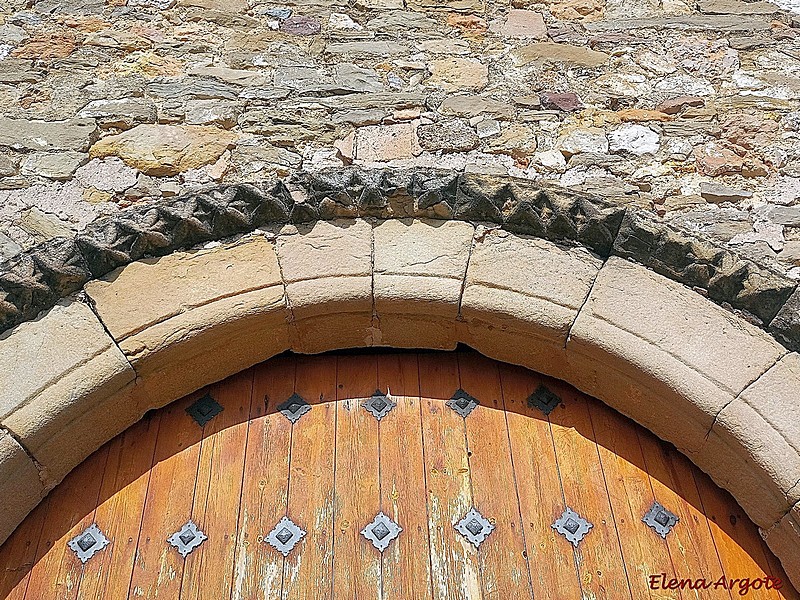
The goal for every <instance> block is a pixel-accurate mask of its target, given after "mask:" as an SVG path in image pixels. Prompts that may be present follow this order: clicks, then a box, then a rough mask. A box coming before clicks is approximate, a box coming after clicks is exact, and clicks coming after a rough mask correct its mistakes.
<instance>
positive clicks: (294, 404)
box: [278, 394, 311, 423]
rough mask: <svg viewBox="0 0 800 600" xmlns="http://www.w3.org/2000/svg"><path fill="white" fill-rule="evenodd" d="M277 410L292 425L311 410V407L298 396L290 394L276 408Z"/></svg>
mask: <svg viewBox="0 0 800 600" xmlns="http://www.w3.org/2000/svg"><path fill="white" fill-rule="evenodd" d="M278 410H279V411H280V412H281V413H283V416H284V417H286V418H287V419H289V420H290V421H291V422H292V423H297V421H298V420H300V417H302V416H303V415H304V414H306V413H307V412H308V411H310V410H311V405H310V404H309V403H308V402H306V401H305V399H304V398H303V397H302V396H301V395H300V394H292V395H291V396H289V397H288V398H287V399H286V400H285V401H284V402H283V404H281V405H279V406H278Z"/></svg>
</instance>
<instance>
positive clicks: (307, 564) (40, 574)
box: [0, 353, 800, 600]
mask: <svg viewBox="0 0 800 600" xmlns="http://www.w3.org/2000/svg"><path fill="white" fill-rule="evenodd" d="M540 385H545V386H547V387H548V388H549V389H551V390H552V391H554V392H555V393H556V394H558V396H559V397H560V399H561V403H560V405H558V406H557V407H556V408H555V409H554V410H553V411H552V412H551V413H550V414H549V415H545V414H543V413H542V412H541V411H539V410H538V409H537V408H535V407H532V406H530V405H529V404H528V402H527V399H528V396H529V395H530V394H531V392H532V391H534V390H535V389H537V388H538V387H539V386H540ZM459 388H462V389H464V390H465V391H466V392H467V393H469V394H471V395H472V396H474V397H475V398H477V399H478V400H479V402H480V405H479V406H478V407H477V408H476V409H475V410H474V411H473V412H472V413H471V414H470V415H469V416H468V417H466V418H462V417H461V416H459V415H458V414H456V413H455V412H454V411H453V410H451V409H450V408H448V407H447V406H446V405H445V402H446V401H447V400H448V399H449V398H450V397H451V396H452V395H453V393H454V392H455V391H456V390H457V389H459ZM376 389H380V390H381V391H383V392H387V393H389V394H390V397H391V398H392V400H393V401H394V402H396V403H397V406H396V407H395V408H394V409H393V410H392V411H391V412H390V413H389V414H387V415H386V416H385V417H384V418H383V419H382V420H381V421H380V422H379V421H378V420H376V419H375V418H374V417H373V416H372V415H371V414H369V413H368V412H367V411H366V410H365V409H364V408H363V407H362V406H361V404H362V402H363V401H364V400H365V399H366V398H368V397H370V396H371V395H372V393H373V392H375V391H376ZM206 392H210V393H211V395H212V396H213V397H214V398H215V399H216V400H217V401H218V402H219V403H220V404H221V405H222V406H223V407H224V410H223V411H222V413H220V414H219V415H217V416H216V417H215V418H214V419H212V420H211V421H210V422H209V423H207V424H206V425H205V426H204V427H200V426H198V425H197V424H196V423H195V422H194V421H193V420H192V419H191V418H190V417H189V415H188V414H187V413H186V408H187V407H188V406H189V405H190V404H191V403H192V402H193V401H195V400H196V399H197V398H199V397H201V396H202V395H203V394H204V393H206ZM293 393H298V394H299V395H300V396H302V397H303V398H305V399H306V400H307V401H308V402H309V403H310V404H311V406H312V409H311V411H310V412H308V413H306V414H305V415H304V416H303V417H301V418H300V420H299V421H297V422H296V423H295V424H292V423H291V422H290V421H289V420H288V419H287V418H285V417H284V416H283V415H282V414H281V413H280V412H278V406H279V405H280V404H281V403H282V402H283V401H285V400H286V399H287V398H288V397H289V396H291V395H292V394H293ZM653 501H658V502H660V503H661V504H663V505H664V506H666V507H667V508H668V509H670V510H671V511H672V512H674V513H675V514H676V515H678V517H679V518H680V521H679V523H678V525H677V526H676V527H675V529H674V530H673V531H672V532H671V533H670V534H669V535H668V536H667V538H666V539H662V538H661V537H659V536H658V535H657V534H656V533H655V532H654V531H652V530H651V529H649V528H648V527H647V526H645V524H644V523H642V516H643V514H644V512H645V511H646V510H647V509H648V508H649V507H650V506H651V505H652V503H653ZM566 506H569V507H571V508H572V509H574V510H575V511H577V512H578V513H579V514H580V515H582V516H583V517H585V518H587V519H588V520H590V521H591V522H592V523H593V525H594V527H593V528H592V529H591V531H590V532H589V533H588V535H587V536H586V537H585V539H584V540H583V541H582V542H581V543H580V544H579V545H578V547H577V548H576V547H573V545H572V544H571V543H570V542H568V541H567V540H566V539H565V538H564V537H562V536H561V535H560V534H559V533H557V532H556V531H554V529H553V528H552V527H551V525H552V523H553V522H554V521H555V520H556V519H557V518H558V517H559V516H560V515H561V513H562V511H563V510H564V508H565V507H566ZM472 507H475V508H477V509H478V510H479V511H480V512H481V513H482V514H483V515H484V516H486V517H487V518H488V519H489V520H490V521H491V522H492V523H493V524H494V525H495V529H494V531H493V532H492V533H491V535H489V537H488V538H487V539H486V540H485V541H484V542H483V544H482V545H481V546H480V547H479V548H475V547H474V546H473V545H472V544H470V543H469V542H467V541H466V540H465V539H464V538H463V537H462V536H461V535H460V534H459V533H458V532H457V531H456V530H455V528H454V524H455V523H457V522H458V521H459V520H460V519H461V517H463V516H464V514H466V512H467V511H469V509H470V508H472ZM379 510H380V511H383V512H384V513H386V514H387V515H389V516H390V517H391V518H392V519H394V520H395V521H397V522H398V523H399V524H400V525H401V526H402V527H403V531H402V533H401V534H400V536H399V537H398V538H397V539H395V540H393V541H392V542H391V544H390V545H389V547H388V548H387V549H386V550H385V551H384V552H383V553H382V554H381V553H380V552H378V550H376V549H375V548H374V547H373V546H372V545H371V544H370V543H369V542H368V541H367V540H366V539H364V537H363V536H362V535H361V530H362V529H363V528H364V526H365V525H367V523H369V522H370V521H371V520H372V519H373V517H374V516H375V515H376V514H377V512H378V511H379ZM284 516H288V517H289V518H291V519H292V520H293V521H295V522H296V523H298V524H299V525H300V526H301V527H303V528H304V529H305V530H306V531H307V535H306V537H305V538H304V539H303V540H302V541H301V542H300V543H299V544H298V545H297V546H296V547H295V548H294V549H293V550H292V552H290V553H289V555H288V556H287V557H285V558H284V556H283V555H282V554H280V553H279V552H277V551H276V550H275V549H274V548H272V547H271V546H269V545H268V544H267V543H265V541H264V540H265V538H266V536H267V535H268V534H269V532H270V531H271V529H272V528H273V527H274V526H275V524H276V523H277V522H278V521H279V520H280V519H281V518H282V517H284ZM190 518H191V519H192V520H194V521H195V522H196V523H197V524H198V525H199V526H200V528H201V529H202V530H203V531H204V532H205V533H206V534H207V535H208V540H206V541H205V542H204V543H203V544H202V545H201V546H200V547H199V548H198V549H196V550H195V551H194V552H192V553H191V554H189V556H188V557H187V558H186V559H184V558H182V557H181V556H180V555H179V554H178V553H177V551H176V550H175V549H174V548H172V547H171V546H169V545H168V544H167V542H166V539H167V537H169V536H170V535H171V534H172V533H174V532H175V531H177V530H178V529H180V527H181V526H182V525H183V524H184V523H185V522H186V521H188V520H189V519H190ZM92 523H97V524H98V526H99V527H100V528H101V529H102V530H103V531H104V532H105V533H106V535H108V537H109V538H110V539H111V544H110V545H109V546H108V547H107V548H105V549H104V550H102V551H100V552H99V553H98V554H96V555H95V556H94V557H93V558H91V559H90V560H89V561H88V562H87V563H86V564H81V562H80V561H79V560H78V559H77V557H76V556H75V555H74V554H73V552H72V551H71V550H70V549H68V548H67V542H68V541H69V540H70V539H72V538H73V537H74V536H76V535H77V534H78V533H80V532H81V531H83V529H84V528H86V527H87V526H89V525H91V524H92ZM0 567H2V570H0V598H9V599H13V600H42V599H47V600H50V599H58V600H60V599H65V600H66V599H69V600H78V599H81V600H83V599H85V600H89V599H95V598H97V599H100V598H107V599H111V600H118V599H119V600H123V599H125V598H128V599H131V600H133V599H139V598H148V599H149V598H153V599H158V600H189V599H191V600H201V599H209V600H210V599H214V600H228V599H229V600H249V599H256V598H258V599H265V600H266V599H275V600H284V599H286V600H289V599H294V598H298V599H299V598H302V599H304V600H305V599H313V600H334V599H340V598H341V599H348V600H349V599H354V600H355V599H359V600H362V599H363V600H368V599H369V598H375V599H376V600H384V599H387V600H388V599H394V598H403V599H413V600H417V599H418V600H428V599H430V600H449V599H453V600H456V599H458V600H461V599H465V598H469V599H475V600H490V599H497V600H502V599H506V598H536V599H537V600H542V599H547V598H553V599H556V598H558V599H563V598H569V599H572V598H576V599H577V598H591V599H592V600H600V599H603V598H606V599H608V600H624V599H631V600H640V599H648V600H656V599H658V600H665V599H668V598H669V599H675V600H695V599H713V598H722V599H725V598H727V599H728V600H732V599H733V598H737V597H742V596H740V595H739V594H738V591H736V590H733V591H731V590H722V589H719V588H717V589H706V590H689V589H678V590H669V589H658V590H654V589H651V588H650V587H649V585H648V581H649V577H650V575H658V576H660V575H661V573H664V574H665V577H666V579H667V580H669V579H671V578H672V577H679V578H683V577H690V578H700V577H705V578H707V579H711V580H717V579H718V578H719V577H720V576H722V575H723V574H724V575H726V576H727V577H728V578H743V577H749V578H751V579H753V578H757V577H765V576H773V577H780V578H782V579H783V581H784V586H783V588H782V589H781V590H780V592H778V591H776V590H766V589H763V588H762V589H756V590H751V591H750V593H749V594H748V595H747V596H746V597H748V598H757V599H768V600H773V599H774V600H778V599H780V598H785V599H787V600H797V599H798V598H800V596H798V595H797V593H796V592H795V591H794V590H793V589H791V588H790V586H789V584H788V583H787V582H786V579H785V575H784V574H783V571H782V569H781V567H780V564H779V563H778V562H777V560H776V559H775V557H774V556H773V555H772V554H770V552H769V550H768V549H767V548H766V546H765V544H764V543H763V541H762V540H761V538H760V537H759V536H758V533H757V531H756V529H755V527H754V526H753V524H752V523H751V522H750V521H749V520H748V519H747V518H746V516H745V515H744V514H743V512H742V510H741V509H740V508H739V507H738V506H737V505H736V504H735V502H734V501H733V500H732V499H731V497H730V496H729V495H728V494H727V493H726V492H723V491H722V490H720V489H719V488H717V487H716V486H715V485H714V484H713V483H712V482H711V481H710V480H709V479H708V477H706V476H705V475H704V474H703V473H701V472H699V471H698V470H697V469H696V468H695V467H694V466H693V465H692V464H691V463H690V462H689V461H688V460H687V459H686V458H685V457H683V456H682V455H680V454H679V453H677V451H675V450H674V448H671V447H669V446H667V445H666V444H664V443H662V442H661V441H659V440H657V439H656V438H655V437H654V436H652V435H651V434H650V433H648V432H647V431H645V430H643V429H642V428H640V427H638V426H637V425H635V424H633V423H631V422H630V421H629V420H627V419H626V418H624V417H623V416H621V415H620V414H618V413H616V412H614V411H612V410H611V409H609V408H608V407H606V406H605V405H603V404H601V403H599V402H598V401H596V400H594V399H592V398H588V397H586V396H585V395H583V394H581V393H579V392H577V391H576V390H575V389H573V388H571V387H569V386H568V385H566V384H564V383H561V382H557V381H553V380H551V379H549V378H547V377H544V376H541V375H538V374H536V373H531V372H529V371H526V370H524V369H521V368H517V367H512V366H509V365H503V364H498V363H495V362H492V361H490V360H488V359H485V358H483V357H481V356H479V355H477V354H473V353H450V354H419V355H417V354H412V353H405V354H383V355H379V356H375V355H324V356H316V357H295V356H281V357H278V358H276V359H273V360H272V361H268V362H266V363H264V364H262V365H258V366H256V367H254V368H252V369H249V370H247V371H244V372H242V373H240V374H238V375H236V376H234V377H232V378H230V379H228V380H226V381H224V382H221V383H218V384H216V385H214V386H211V387H210V388H209V389H208V390H201V391H200V392H198V393H195V394H193V395H192V396H190V397H188V398H185V399H183V400H180V401H178V402H176V403H173V404H172V405H170V406H168V407H166V408H164V409H162V410H160V411H156V412H155V413H152V414H149V415H148V416H147V417H146V418H145V419H144V420H143V421H141V422H140V423H138V424H136V425H135V426H134V427H132V428H131V429H130V430H128V431H127V432H125V433H124V434H122V435H120V436H119V437H117V438H116V439H114V440H112V441H111V442H109V443H108V444H107V445H106V446H104V447H103V448H102V449H100V450H98V451H97V452H96V453H95V454H94V455H92V456H91V457H90V458H89V459H88V460H87V461H86V462H85V463H84V464H83V465H81V466H80V467H79V468H78V469H76V470H75V471H74V472H73V473H71V474H70V475H69V476H68V477H67V479H66V480H65V481H64V482H63V483H62V484H61V485H60V486H59V487H58V488H57V489H56V490H54V491H53V492H52V493H51V494H50V496H49V497H48V498H47V499H45V501H44V502H42V504H41V505H40V506H39V507H38V508H37V509H36V510H35V511H33V513H31V515H30V516H29V517H28V518H27V519H26V521H25V522H24V523H23V524H22V525H21V526H20V528H19V529H18V530H17V531H16V532H15V533H14V535H13V536H12V537H11V538H10V539H9V540H8V541H7V542H6V543H5V544H4V545H3V546H2V547H0Z"/></svg>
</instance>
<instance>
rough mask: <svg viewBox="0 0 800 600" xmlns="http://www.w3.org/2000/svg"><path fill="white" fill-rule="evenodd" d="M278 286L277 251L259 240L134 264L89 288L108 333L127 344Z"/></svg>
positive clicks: (118, 270)
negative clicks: (210, 307) (178, 319)
mask: <svg viewBox="0 0 800 600" xmlns="http://www.w3.org/2000/svg"><path fill="white" fill-rule="evenodd" d="M276 285H281V275H280V269H279V268H278V261H277V257H276V255H275V250H274V248H273V247H272V244H271V243H270V242H268V241H267V240H266V239H264V238H263V237H255V238H252V239H249V240H247V241H245V242H242V243H239V244H236V245H234V246H229V247H217V248H212V249H209V250H198V251H192V252H176V253H174V254H170V255H168V256H164V257H162V258H152V259H145V260H141V261H138V262H134V263H131V264H129V265H127V266H126V267H123V268H121V269H117V270H116V271H115V272H113V273H110V274H109V275H108V276H106V277H104V278H102V279H98V280H94V281H91V282H89V283H88V284H87V285H86V288H85V289H86V293H87V294H89V297H90V298H91V299H92V300H93V302H94V304H95V309H96V310H97V313H98V314H99V315H100V318H102V319H103V323H104V324H105V326H106V327H107V328H108V330H109V332H111V334H112V335H113V336H114V338H115V339H116V340H117V341H118V342H122V341H123V340H126V339H127V338H129V337H131V336H134V335H136V334H137V333H139V332H141V331H143V330H145V329H147V328H148V327H152V326H153V325H156V324H158V323H161V322H162V321H165V320H167V319H170V318H173V317H175V316H177V315H180V314H181V313H184V312H187V311H191V310H193V309H195V308H197V307H200V306H203V305H205V304H209V303H211V302H215V301H217V300H220V299H223V298H227V297H231V296H235V295H237V294H241V293H244V292H248V291H253V290H258V289H264V288H267V287H270V286H276Z"/></svg>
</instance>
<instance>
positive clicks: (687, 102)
mask: <svg viewBox="0 0 800 600" xmlns="http://www.w3.org/2000/svg"><path fill="white" fill-rule="evenodd" d="M705 104H706V101H705V100H703V99H702V98H701V97H700V96H678V97H677V98H671V99H670V100H666V101H664V102H662V103H661V104H659V105H658V107H657V108H656V110H660V111H661V112H663V113H666V114H668V115H675V114H677V113H679V112H681V111H682V110H683V109H684V108H685V107H687V106H691V107H693V108H699V107H701V106H705Z"/></svg>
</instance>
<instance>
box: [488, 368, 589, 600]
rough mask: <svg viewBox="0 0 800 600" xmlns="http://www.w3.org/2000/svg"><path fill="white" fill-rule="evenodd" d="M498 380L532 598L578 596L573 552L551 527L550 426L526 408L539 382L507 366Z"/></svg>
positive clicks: (555, 490)
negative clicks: (556, 593) (501, 394)
mask: <svg viewBox="0 0 800 600" xmlns="http://www.w3.org/2000/svg"><path fill="white" fill-rule="evenodd" d="M500 378H501V384H502V390H503V401H504V405H505V409H506V419H507V421H508V431H509V437H510V438H511V451H512V456H513V457H514V471H515V473H516V484H517V490H518V494H519V501H520V508H521V512H522V520H523V523H524V526H525V542H526V545H527V552H528V564H529V565H530V571H531V583H532V586H533V597H534V598H548V597H549V596H551V595H552V594H553V593H554V590H558V593H559V594H560V595H561V596H562V597H563V598H582V597H583V596H582V592H581V586H580V579H579V577H578V570H577V565H576V562H575V552H574V550H573V549H572V547H571V546H565V545H564V544H563V539H558V538H560V537H561V536H560V535H559V534H558V533H556V531H555V530H554V529H553V528H552V527H551V525H552V524H553V523H554V522H555V520H556V519H557V518H558V517H559V516H561V511H562V510H563V500H562V491H561V482H560V480H559V478H558V465H557V464H556V454H555V449H554V447H553V439H552V437H551V434H550V423H549V422H548V421H547V418H546V417H545V416H544V415H543V414H542V413H541V412H540V411H538V410H536V409H534V408H530V407H529V406H528V404H527V399H528V396H529V395H530V394H531V392H533V391H534V390H535V389H537V388H538V387H539V385H540V384H541V383H542V379H541V377H540V376H539V375H537V374H535V373H533V372H531V371H528V370H526V369H523V368H521V367H513V366H511V365H501V367H500Z"/></svg>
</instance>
